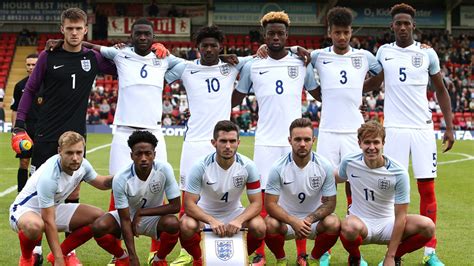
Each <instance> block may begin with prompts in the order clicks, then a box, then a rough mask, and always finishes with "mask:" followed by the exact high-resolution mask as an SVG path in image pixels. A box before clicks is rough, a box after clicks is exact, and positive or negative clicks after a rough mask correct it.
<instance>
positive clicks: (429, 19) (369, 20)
mask: <svg viewBox="0 0 474 266" xmlns="http://www.w3.org/2000/svg"><path fill="white" fill-rule="evenodd" d="M350 8H351V9H352V10H353V12H354V22H353V24H354V25H366V26H377V27H380V26H382V27H388V26H389V24H390V22H391V21H392V17H391V16H390V7H365V8H364V7H350ZM415 20H416V25H417V26H425V27H426V26H429V27H444V26H445V25H446V18H445V16H444V11H443V9H441V8H421V7H420V8H417V9H416V16H415Z"/></svg>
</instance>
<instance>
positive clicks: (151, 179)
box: [92, 131, 181, 265]
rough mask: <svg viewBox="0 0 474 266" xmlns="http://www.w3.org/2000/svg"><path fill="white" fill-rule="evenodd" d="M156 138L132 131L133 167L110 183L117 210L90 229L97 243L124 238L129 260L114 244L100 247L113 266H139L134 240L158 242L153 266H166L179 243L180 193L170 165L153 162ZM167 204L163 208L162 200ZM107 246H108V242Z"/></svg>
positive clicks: (126, 169) (149, 134)
mask: <svg viewBox="0 0 474 266" xmlns="http://www.w3.org/2000/svg"><path fill="white" fill-rule="evenodd" d="M157 143H158V140H157V138H156V137H155V136H154V135H153V134H152V133H150V132H148V131H135V132H133V133H132V135H130V137H129V139H128V146H129V147H130V149H131V153H130V156H131V158H132V161H133V163H132V164H130V165H128V166H127V167H125V168H123V169H122V170H121V171H119V172H118V173H117V174H116V175H115V177H114V181H113V185H112V187H113V193H114V200H115V208H116V210H114V211H110V212H109V213H106V214H105V215H103V216H102V217H100V218H99V219H97V220H96V221H95V222H94V224H93V225H92V230H93V232H94V236H95V237H96V238H97V239H102V238H113V239H114V240H117V239H118V238H120V237H123V239H124V241H125V245H126V247H127V251H128V256H127V254H126V253H124V252H123V250H122V248H121V247H120V246H119V244H118V242H117V241H113V242H114V244H113V245H101V247H102V248H104V249H105V250H107V251H108V252H109V253H111V254H113V255H114V256H115V258H116V261H115V265H128V263H130V265H140V262H139V259H138V256H137V253H136V250H135V242H134V236H139V235H146V236H149V237H151V238H152V239H155V240H156V239H160V241H161V246H160V249H159V250H158V251H157V252H156V254H155V258H154V260H153V265H167V262H166V256H167V255H168V254H169V253H170V252H171V251H172V250H173V248H174V246H175V245H176V243H177V242H178V237H179V222H178V218H176V216H175V215H174V214H175V213H178V212H179V207H180V204H181V203H180V197H179V195H180V193H179V189H178V184H177V183H176V179H175V177H174V174H173V168H172V167H171V165H170V164H169V163H166V162H162V161H155V160H154V159H155V155H156V154H155V147H156V145H157ZM165 194H166V198H167V199H168V202H169V203H168V204H163V200H164V196H165ZM107 243H110V241H109V242H107Z"/></svg>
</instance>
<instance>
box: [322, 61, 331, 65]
mask: <svg viewBox="0 0 474 266" xmlns="http://www.w3.org/2000/svg"><path fill="white" fill-rule="evenodd" d="M329 63H332V61H323V65H326V64H329Z"/></svg>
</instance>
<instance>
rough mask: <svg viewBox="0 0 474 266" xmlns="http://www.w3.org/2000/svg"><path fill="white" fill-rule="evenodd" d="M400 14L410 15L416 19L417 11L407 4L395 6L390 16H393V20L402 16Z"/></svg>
mask: <svg viewBox="0 0 474 266" xmlns="http://www.w3.org/2000/svg"><path fill="white" fill-rule="evenodd" d="M400 13H402V14H408V15H410V16H411V17H412V18H415V14H416V9H414V8H413V7H412V6H410V5H408V4H405V3H401V4H397V5H394V6H392V8H391V9H390V15H391V16H392V18H393V17H395V15H397V14H400Z"/></svg>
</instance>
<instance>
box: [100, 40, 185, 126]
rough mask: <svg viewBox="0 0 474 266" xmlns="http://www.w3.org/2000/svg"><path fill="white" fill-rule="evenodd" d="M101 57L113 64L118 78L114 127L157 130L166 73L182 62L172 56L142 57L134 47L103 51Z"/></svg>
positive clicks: (152, 55)
mask: <svg viewBox="0 0 474 266" xmlns="http://www.w3.org/2000/svg"><path fill="white" fill-rule="evenodd" d="M100 53H101V54H102V55H103V56H104V57H106V58H108V59H111V60H113V61H114V63H115V65H116V66H117V73H118V76H119V90H118V101H117V109H116V111H115V116H114V124H115V125H120V126H131V127H140V128H150V129H156V128H160V124H161V115H162V109H163V103H162V95H163V83H164V77H165V72H166V71H167V70H168V69H170V68H172V67H173V66H174V65H175V64H177V63H179V62H182V61H183V59H180V58H177V57H174V56H173V55H169V56H167V57H166V58H164V59H158V58H156V55H155V54H154V53H149V54H148V55H146V56H141V55H138V54H137V53H135V51H134V49H133V47H126V48H123V49H115V48H113V47H102V48H101V49H100Z"/></svg>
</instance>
